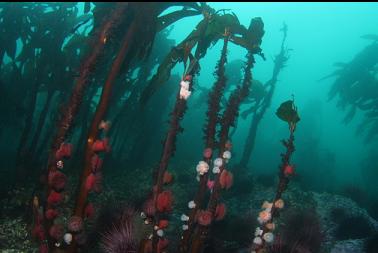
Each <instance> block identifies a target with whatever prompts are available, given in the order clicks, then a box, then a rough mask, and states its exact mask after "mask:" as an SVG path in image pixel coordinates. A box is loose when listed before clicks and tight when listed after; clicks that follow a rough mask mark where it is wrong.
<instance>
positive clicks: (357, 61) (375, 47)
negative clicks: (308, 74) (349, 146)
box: [321, 34, 378, 141]
mask: <svg viewBox="0 0 378 253" xmlns="http://www.w3.org/2000/svg"><path fill="white" fill-rule="evenodd" d="M362 38H364V39H368V40H372V43H371V44H369V45H368V46H366V47H365V48H364V49H363V50H362V51H361V52H359V53H358V54H357V55H356V56H355V57H354V58H353V59H352V60H351V61H350V62H348V63H340V62H338V63H335V64H334V65H335V66H336V67H337V68H338V69H337V70H336V71H335V72H334V73H332V74H331V75H328V76H326V77H324V78H322V79H321V80H323V79H326V78H330V77H333V76H335V77H336V79H335V81H334V82H333V85H332V86H331V89H330V91H329V99H334V98H335V97H337V99H338V100H337V105H338V106H339V107H340V108H341V109H343V110H348V112H347V114H346V116H345V118H344V123H348V122H350V121H351V120H352V119H353V118H354V116H355V114H356V112H357V111H358V110H360V111H362V112H363V113H364V119H363V121H362V122H361V123H360V126H359V127H358V129H357V132H358V133H365V134H366V135H365V140H366V141H371V140H372V139H373V137H376V136H378V76H377V74H378V40H377V36H376V35H371V34H370V35H365V36H362Z"/></svg>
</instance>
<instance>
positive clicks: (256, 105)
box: [239, 24, 289, 169]
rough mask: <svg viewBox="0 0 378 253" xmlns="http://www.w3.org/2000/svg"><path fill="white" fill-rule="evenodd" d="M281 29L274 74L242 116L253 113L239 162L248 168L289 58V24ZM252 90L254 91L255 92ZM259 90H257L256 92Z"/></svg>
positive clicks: (240, 165) (256, 87) (255, 87)
mask: <svg viewBox="0 0 378 253" xmlns="http://www.w3.org/2000/svg"><path fill="white" fill-rule="evenodd" d="M281 31H282V32H283V39H282V43H281V51H280V53H279V54H278V55H276V58H275V60H274V67H273V74H272V77H271V78H270V80H269V81H267V82H266V83H265V84H264V85H263V86H260V87H261V91H262V92H260V93H261V94H262V96H256V97H255V98H254V99H253V100H252V102H253V105H251V108H250V109H247V110H246V111H244V112H243V113H242V117H243V118H246V117H247V115H248V114H250V113H252V121H251V124H250V127H249V131H248V136H247V138H246V141H245V145H244V150H243V154H242V157H241V159H240V162H239V168H240V169H241V168H244V169H245V168H247V164H248V161H249V159H250V157H251V154H252V151H253V148H254V145H255V138H256V134H257V129H258V126H259V123H260V121H261V119H262V118H263V117H264V114H265V112H266V110H267V109H268V108H269V106H270V104H271V100H272V97H273V94H274V91H275V87H276V84H277V78H278V75H279V73H280V72H281V70H282V69H283V68H284V67H285V64H286V62H287V60H288V58H289V57H288V49H287V48H286V47H285V41H286V36H287V25H286V24H284V25H283V27H282V29H281ZM253 88H254V89H255V90H253V91H256V90H257V89H258V88H259V87H258V86H257V85H255V86H253ZM253 91H252V93H253ZM256 93H257V92H255V94H256Z"/></svg>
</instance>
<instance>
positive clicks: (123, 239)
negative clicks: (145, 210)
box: [101, 209, 137, 253]
mask: <svg viewBox="0 0 378 253" xmlns="http://www.w3.org/2000/svg"><path fill="white" fill-rule="evenodd" d="M134 216H135V212H134V211H133V210H132V209H126V210H125V211H124V212H123V214H122V217H121V219H120V220H119V221H118V222H114V223H113V225H112V226H111V228H110V229H109V230H107V231H106V232H105V233H104V234H103V235H102V238H101V248H102V250H103V251H104V252H106V253H131V252H136V250H137V239H136V236H135V228H134V225H133V219H134Z"/></svg>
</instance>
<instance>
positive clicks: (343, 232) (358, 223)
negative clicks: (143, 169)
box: [0, 171, 378, 253]
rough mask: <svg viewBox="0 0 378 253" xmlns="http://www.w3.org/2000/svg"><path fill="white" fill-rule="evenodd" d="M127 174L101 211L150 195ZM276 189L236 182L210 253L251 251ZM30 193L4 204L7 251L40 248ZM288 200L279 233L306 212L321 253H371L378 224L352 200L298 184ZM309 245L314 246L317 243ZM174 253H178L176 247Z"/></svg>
mask: <svg viewBox="0 0 378 253" xmlns="http://www.w3.org/2000/svg"><path fill="white" fill-rule="evenodd" d="M130 173H132V176H133V177H134V179H136V178H138V177H140V178H138V180H132V181H130V180H128V181H127V182H128V185H127V186H125V184H124V183H123V182H125V181H124V180H122V178H123V177H128V178H129V177H130ZM185 173H188V174H191V173H190V172H184V174H183V175H176V180H175V183H174V184H173V185H172V187H171V189H172V190H173V192H174V196H175V205H174V214H173V215H172V216H171V222H170V224H171V226H170V228H169V229H168V230H167V234H169V233H170V231H175V230H176V229H179V228H180V227H181V225H182V222H181V221H180V216H181V214H182V213H185V212H187V211H188V209H187V202H188V201H189V200H191V198H192V197H193V195H192V194H193V193H194V192H195V190H196V187H195V186H196V181H195V179H193V180H192V181H193V182H191V183H190V185H189V186H186V187H185V188H183V187H180V185H181V184H180V181H181V180H184V179H185V178H187V176H188V175H185ZM126 174H127V175H126ZM126 174H124V175H122V176H118V177H116V178H114V177H110V178H111V179H110V180H113V182H111V183H110V182H108V183H105V185H104V191H103V193H102V194H100V195H98V196H97V199H96V198H94V199H95V205H96V206H97V208H98V209H101V203H102V204H104V203H110V202H120V201H121V202H122V201H124V202H127V201H129V200H130V199H132V200H133V201H135V199H140V198H142V197H143V195H144V192H146V191H147V190H148V189H149V184H147V183H143V184H140V183H139V182H145V181H148V179H147V178H145V176H144V175H145V174H144V175H143V174H142V173H140V174H138V173H137V171H136V172H130V171H129V172H128V173H126ZM251 182H252V183H251ZM274 185H275V184H271V185H267V184H262V183H260V182H259V181H258V180H257V179H255V178H252V177H248V176H245V177H243V180H237V179H236V181H235V185H234V186H233V188H231V189H230V190H229V191H225V192H223V195H222V200H223V201H224V203H226V206H227V215H226V218H225V219H224V220H223V221H220V222H217V224H215V226H214V229H213V233H212V235H213V236H212V238H211V240H210V241H211V242H210V244H211V245H212V246H211V247H212V249H211V250H209V252H220V253H223V252H230V253H232V252H234V253H242V252H249V251H248V250H247V248H248V247H247V246H248V245H249V244H250V243H251V241H252V240H253V237H254V231H255V229H256V226H258V224H257V221H256V218H257V215H258V213H259V211H260V210H261V204H262V203H263V202H264V201H265V200H268V201H269V200H271V199H272V198H273V196H274V193H275V187H274ZM30 192H31V190H30V189H27V187H25V188H19V189H16V190H13V191H12V192H9V197H8V198H6V199H3V200H2V201H1V216H0V217H1V218H0V252H1V253H6V252H17V253H22V252H25V253H26V252H37V245H36V244H35V243H34V242H33V241H32V239H31V238H30V233H29V230H30V227H29V226H28V225H27V224H28V222H30V218H28V215H27V213H26V214H25V212H28V210H29V209H28V205H29V203H30V199H29V198H30V195H29V194H30ZM283 199H284V201H285V207H284V209H283V210H282V212H281V215H280V217H279V218H278V219H277V221H276V225H277V227H276V232H277V234H280V231H281V230H283V231H289V232H290V231H291V230H290V228H289V227H288V226H290V224H291V223H290V222H289V221H288V220H287V219H288V218H287V217H290V215H291V217H292V216H293V215H296V214H306V212H311V213H314V214H315V215H316V220H317V222H318V225H319V228H320V230H321V234H322V238H321V247H320V249H318V252H320V253H363V252H366V251H365V250H364V247H365V246H364V245H365V241H366V240H367V239H368V238H369V237H370V236H373V234H374V233H376V232H377V231H378V221H377V220H375V219H374V218H372V217H371V216H370V215H369V214H368V212H367V211H366V210H365V209H364V208H362V207H360V206H359V205H358V204H357V203H356V202H355V201H353V200H351V199H350V198H348V197H345V196H340V195H335V194H330V193H319V192H311V191H303V190H301V189H300V187H299V186H298V185H296V184H295V183H292V184H291V185H290V186H289V188H288V190H287V191H286V192H285V193H284V195H283ZM304 217H305V215H304ZM298 219H300V217H299V218H298ZM291 222H292V221H291ZM297 225H298V224H297ZM300 229H301V228H300V227H299V230H300ZM176 231H177V230H176ZM286 233H288V232H286ZM293 233H295V231H294V232H293ZM174 236H176V237H177V233H174ZM172 238H174V237H173V236H172ZM309 244H310V245H311V242H310V243H309ZM306 250H307V251H306ZM169 252H174V243H173V244H172V250H170V251H169ZM301 253H302V252H301ZM303 253H315V251H313V250H312V249H311V246H309V248H306V249H304V250H303ZM369 253H370V252H369Z"/></svg>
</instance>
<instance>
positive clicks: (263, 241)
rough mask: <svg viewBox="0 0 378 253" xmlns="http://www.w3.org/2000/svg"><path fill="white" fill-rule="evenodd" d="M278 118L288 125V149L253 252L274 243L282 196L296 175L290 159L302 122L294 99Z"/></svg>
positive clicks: (263, 212)
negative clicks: (298, 128)
mask: <svg viewBox="0 0 378 253" xmlns="http://www.w3.org/2000/svg"><path fill="white" fill-rule="evenodd" d="M276 114H277V116H278V117H279V118H280V119H281V120H283V121H285V122H287V123H288V125H289V131H290V136H289V138H288V140H283V141H282V144H283V145H284V147H285V148H286V152H285V153H283V154H281V164H280V166H279V182H278V186H277V190H276V194H275V196H274V198H273V201H272V202H271V203H270V202H268V201H265V202H264V203H263V205H262V209H263V210H262V211H261V212H260V213H259V216H258V221H259V223H260V225H261V226H259V227H257V228H256V232H255V238H254V240H253V245H252V252H256V253H258V252H264V248H265V247H266V245H269V244H271V243H273V241H274V233H273V230H274V229H275V227H276V225H275V223H274V219H275V218H276V217H277V216H278V215H279V210H280V209H282V208H283V207H284V201H283V199H282V194H283V193H284V191H285V190H286V189H287V186H288V184H289V181H290V179H291V178H292V176H293V175H294V173H295V171H294V165H292V164H291V162H290V159H291V157H292V154H293V152H294V151H295V147H294V131H295V129H296V125H297V123H298V121H299V120H300V118H299V115H298V112H297V107H296V106H295V105H294V99H293V100H288V101H286V102H284V103H282V104H281V105H280V107H279V108H278V109H277V112H276Z"/></svg>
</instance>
